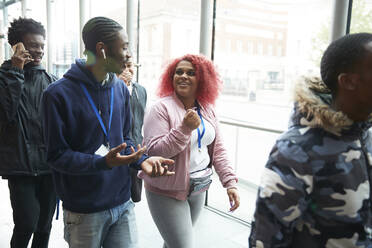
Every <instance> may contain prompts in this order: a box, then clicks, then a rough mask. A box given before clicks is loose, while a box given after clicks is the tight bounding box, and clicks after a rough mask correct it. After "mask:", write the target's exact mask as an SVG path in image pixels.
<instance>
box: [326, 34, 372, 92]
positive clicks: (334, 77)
mask: <svg viewBox="0 0 372 248" xmlns="http://www.w3.org/2000/svg"><path fill="white" fill-rule="evenodd" d="M371 41H372V34H370V33H356V34H349V35H345V36H343V37H341V38H339V39H337V40H335V41H333V42H332V43H331V44H330V45H329V46H328V48H327V49H326V50H325V52H324V54H323V57H322V60H321V63H320V73H321V76H322V80H323V82H324V83H325V84H326V85H327V87H328V88H329V89H330V90H331V92H332V94H334V93H336V92H337V85H338V76H339V75H340V74H341V73H348V72H355V70H356V68H357V67H358V65H359V64H360V63H361V62H362V60H363V59H364V57H365V55H366V54H367V50H366V48H365V45H366V44H367V43H369V42H371Z"/></svg>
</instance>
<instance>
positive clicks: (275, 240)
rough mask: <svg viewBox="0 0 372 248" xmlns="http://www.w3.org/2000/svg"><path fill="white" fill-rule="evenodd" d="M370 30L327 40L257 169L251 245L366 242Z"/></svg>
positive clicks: (370, 169) (369, 219)
mask: <svg viewBox="0 0 372 248" xmlns="http://www.w3.org/2000/svg"><path fill="white" fill-rule="evenodd" d="M371 66H372V34H353V35H348V36H345V37H343V38H341V39H339V40H337V41H335V42H333V43H332V44H331V45H330V46H329V47H328V49H327V50H326V52H325V54H324V56H323V58H322V64H321V75H322V79H323V81H324V83H323V81H322V80H320V79H319V78H304V79H303V80H301V81H302V82H300V83H298V84H297V85H296V89H295V102H296V104H295V113H294V114H293V116H292V118H291V124H290V127H289V130H288V131H287V132H285V133H284V134H282V135H281V137H279V139H278V140H277V141H276V144H275V146H274V148H273V149H272V151H271V153H270V157H269V160H268V162H267V164H266V168H265V169H264V172H263V175H262V182H261V185H260V188H259V192H258V197H257V202H256V212H255V215H254V219H255V220H254V222H253V223H252V230H251V235H250V237H249V245H250V247H257V248H263V247H264V248H267V247H301V248H308V247H309V248H310V247H311V248H317V247H327V248H328V247H369V248H370V247H372V239H371V238H372V224H371V223H372V209H371V178H372V137H371V134H370V131H368V129H369V127H370V126H371V122H370V113H371V112H372V67H371Z"/></svg>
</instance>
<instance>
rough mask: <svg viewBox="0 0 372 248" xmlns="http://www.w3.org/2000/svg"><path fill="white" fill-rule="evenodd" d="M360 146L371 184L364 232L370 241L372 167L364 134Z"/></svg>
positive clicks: (371, 233) (371, 228) (361, 136)
mask: <svg viewBox="0 0 372 248" xmlns="http://www.w3.org/2000/svg"><path fill="white" fill-rule="evenodd" d="M359 140H360V144H361V147H362V152H363V154H364V157H365V160H366V164H365V165H366V166H365V167H366V168H365V170H366V172H367V178H368V182H369V201H368V208H367V210H368V220H367V223H366V225H365V226H364V231H365V232H366V237H367V239H368V240H372V223H371V222H372V220H371V219H372V216H371V200H372V180H371V176H370V175H371V170H372V168H371V167H372V165H371V164H370V163H369V159H368V151H367V150H366V147H365V146H366V145H365V143H364V140H363V134H361V135H360V138H359Z"/></svg>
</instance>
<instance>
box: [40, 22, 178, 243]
mask: <svg viewBox="0 0 372 248" xmlns="http://www.w3.org/2000/svg"><path fill="white" fill-rule="evenodd" d="M82 35H83V41H84V44H85V48H86V50H85V53H86V55H87V61H84V60H77V61H76V63H75V64H73V65H72V67H71V69H70V70H69V71H68V72H67V73H66V74H65V75H64V77H63V78H62V79H60V80H58V81H57V82H56V83H54V84H52V85H51V86H50V87H48V89H47V90H46V91H45V92H44V95H43V99H42V105H43V123H44V127H45V139H46V145H47V160H48V163H49V165H50V166H51V168H52V172H53V175H54V179H55V185H56V191H57V195H58V196H59V198H60V199H61V200H62V201H63V209H64V224H65V235H64V238H65V240H66V241H67V242H68V244H69V247H70V248H74V247H79V248H84V247H87V248H88V247H101V246H103V247H108V248H110V247H112V248H113V247H115V248H120V247H137V246H138V242H137V230H136V224H135V216H134V212H133V206H134V204H133V202H131V201H130V187H131V181H130V173H129V167H132V168H136V169H138V170H140V169H142V170H143V171H145V172H146V173H147V174H149V175H152V176H163V175H166V176H168V175H172V174H174V172H170V171H168V169H167V166H166V165H167V164H168V165H169V164H172V163H173V161H172V160H169V159H164V158H161V157H150V158H149V157H147V156H146V155H144V152H145V149H146V148H145V147H142V148H141V146H140V145H138V146H137V151H135V148H134V147H135V146H134V144H133V143H132V141H131V140H130V139H129V138H128V137H129V131H130V127H131V110H130V94H129V91H128V89H127V87H126V86H125V85H124V84H123V83H122V82H121V80H119V79H118V78H117V77H116V75H115V73H121V72H122V71H123V70H124V69H125V63H126V62H127V60H128V58H129V57H130V55H129V53H128V37H127V35H126V33H125V31H124V29H123V27H122V26H121V25H120V24H118V23H117V22H115V21H113V20H111V19H108V18H105V17H95V18H92V19H91V20H89V21H88V22H87V23H86V24H85V26H84V28H83V33H82ZM163 164H165V165H164V166H163ZM128 165H129V166H128Z"/></svg>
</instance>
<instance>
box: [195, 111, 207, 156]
mask: <svg viewBox="0 0 372 248" xmlns="http://www.w3.org/2000/svg"><path fill="white" fill-rule="evenodd" d="M196 111H197V112H198V115H199V117H200V120H201V124H202V127H203V131H202V132H201V134H200V129H199V127H198V128H197V130H198V148H199V150H200V149H201V140H202V138H203V136H204V134H205V124H204V120H203V117H202V115H201V113H200V106H199V105H198V106H197V107H196Z"/></svg>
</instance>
